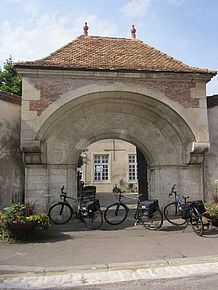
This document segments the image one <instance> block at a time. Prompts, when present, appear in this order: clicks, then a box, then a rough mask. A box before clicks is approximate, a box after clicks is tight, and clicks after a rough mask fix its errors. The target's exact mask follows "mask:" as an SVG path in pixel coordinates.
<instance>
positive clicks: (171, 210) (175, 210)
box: [164, 184, 206, 236]
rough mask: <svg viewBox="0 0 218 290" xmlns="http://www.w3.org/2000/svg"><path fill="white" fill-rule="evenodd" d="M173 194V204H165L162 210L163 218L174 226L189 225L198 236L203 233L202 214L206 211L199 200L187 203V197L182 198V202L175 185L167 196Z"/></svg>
mask: <svg viewBox="0 0 218 290" xmlns="http://www.w3.org/2000/svg"><path fill="white" fill-rule="evenodd" d="M173 194H174V202H171V203H169V204H167V205H166V206H165V208H164V217H165V218H166V220H167V221H168V222H170V223H171V224H173V225H176V226H182V225H185V227H187V226H188V224H191V226H192V229H193V230H194V232H195V233H196V234H197V235H198V236H202V235H203V233H204V223H203V220H202V214H203V213H204V212H205V211H206V210H205V208H204V205H203V202H202V201H201V200H198V201H192V202H187V199H188V198H189V196H187V197H185V196H182V198H183V200H184V201H182V200H181V198H180V197H179V195H178V194H177V192H176V191H175V184H174V185H173V187H172V188H171V192H170V193H169V196H172V195H173Z"/></svg>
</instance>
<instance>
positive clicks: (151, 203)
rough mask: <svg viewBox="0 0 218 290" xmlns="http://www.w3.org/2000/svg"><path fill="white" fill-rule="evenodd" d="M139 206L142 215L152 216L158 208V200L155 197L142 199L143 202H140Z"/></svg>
mask: <svg viewBox="0 0 218 290" xmlns="http://www.w3.org/2000/svg"><path fill="white" fill-rule="evenodd" d="M139 207H140V210H141V215H142V216H145V217H149V218H150V217H151V216H152V214H153V213H154V212H155V211H156V209H157V208H158V200H157V199H153V200H145V201H142V202H140V205H139Z"/></svg>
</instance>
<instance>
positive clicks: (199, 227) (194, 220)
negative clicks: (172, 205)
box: [190, 209, 204, 236]
mask: <svg viewBox="0 0 218 290" xmlns="http://www.w3.org/2000/svg"><path fill="white" fill-rule="evenodd" d="M190 222H191V225H192V229H193V231H194V232H195V233H196V235H198V236H202V235H203V233H204V224H203V221H202V216H201V214H199V213H198V211H197V210H196V209H191V214H190Z"/></svg>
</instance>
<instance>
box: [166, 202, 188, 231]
mask: <svg viewBox="0 0 218 290" xmlns="http://www.w3.org/2000/svg"><path fill="white" fill-rule="evenodd" d="M163 214H164V217H165V219H166V220H167V221H168V222H169V223H171V224H172V225H174V226H182V225H185V224H186V223H187V221H186V220H184V219H182V217H181V213H180V210H179V208H178V205H177V203H176V202H171V203H169V204H167V205H166V206H165V208H164V211H163Z"/></svg>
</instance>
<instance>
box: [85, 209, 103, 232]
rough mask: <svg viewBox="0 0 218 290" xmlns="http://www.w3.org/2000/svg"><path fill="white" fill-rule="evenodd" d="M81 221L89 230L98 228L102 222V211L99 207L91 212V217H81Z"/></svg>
mask: <svg viewBox="0 0 218 290" xmlns="http://www.w3.org/2000/svg"><path fill="white" fill-rule="evenodd" d="M82 221H83V222H84V224H85V225H86V226H87V227H88V228H89V229H90V230H98V229H99V228H100V227H101V225H102V223H103V213H102V211H101V209H100V208H99V209H97V210H96V211H94V212H93V216H92V217H84V216H83V217H82Z"/></svg>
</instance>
